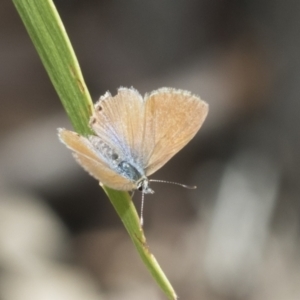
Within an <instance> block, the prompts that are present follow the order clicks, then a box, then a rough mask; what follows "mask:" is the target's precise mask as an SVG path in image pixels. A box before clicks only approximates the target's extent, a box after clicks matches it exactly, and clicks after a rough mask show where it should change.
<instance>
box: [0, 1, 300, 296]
mask: <svg viewBox="0 0 300 300" xmlns="http://www.w3.org/2000/svg"><path fill="white" fill-rule="evenodd" d="M54 2H55V4H56V5H57V8H58V10H59V12H60V14H61V17H62V20H63V22H64V24H65V27H66V30H67V32H68V34H69V36H70V39H71V41H72V43H73V46H74V49H75V52H76V54H77V56H78V60H79V62H80V65H81V67H82V71H83V75H84V77H85V80H86V83H87V86H88V87H89V89H90V92H91V94H92V97H93V99H94V101H96V100H97V99H98V98H99V96H100V95H102V94H104V93H105V92H106V91H107V90H110V92H111V93H112V94H115V93H116V91H117V88H118V87H119V86H126V87H130V86H134V87H135V88H136V89H137V90H139V91H140V92H141V93H142V94H144V93H145V92H150V91H152V90H155V89H157V88H160V87H163V86H169V87H175V88H180V89H187V90H190V91H191V92H193V93H194V94H198V95H200V96H201V97H202V98H203V99H204V100H206V101H207V102H208V103H209V105H210V113H209V115H208V118H207V120H206V122H205V123H204V125H203V128H202V129H201V130H200V132H199V133H198V135H197V136H196V137H195V138H194V140H193V141H192V142H191V143H190V144H188V146H187V147H185V148H184V149H183V150H182V151H181V152H180V153H179V154H177V155H176V156H175V157H174V158H173V159H172V160H171V161H170V162H169V163H168V164H167V165H166V166H164V167H163V168H162V169H161V170H159V171H158V172H157V173H155V174H154V175H153V178H156V179H164V180H171V181H176V182H181V183H185V184H189V185H194V184H195V185H197V186H198V189H197V190H185V189H182V188H180V187H176V186H171V185H162V184H155V183H153V185H152V188H153V189H154V190H155V194H154V195H147V196H146V199H145V201H146V202H145V215H144V218H145V233H146V236H147V239H148V244H149V246H150V249H151V251H152V252H153V254H154V255H155V256H156V258H157V260H158V261H159V263H160V264H161V266H162V268H163V270H164V271H165V272H166V274H167V276H168V278H169V279H170V281H171V283H172V284H173V286H174V288H175V290H176V291H177V293H178V295H179V296H180V299H186V300H194V299H195V300H197V299H202V300H229V299H233V300H244V299H247V300H271V299H272V300H293V299H295V300H296V299H297V300H298V299H299V298H300V200H299V195H300V171H299V170H300V169H299V166H300V139H299V128H300V127H299V126H300V117H299V115H300V108H299V106H300V104H299V103H300V102H299V95H300V54H299V53H300V2H297V1H291V0H287V1H278V0H275V1H270V0H269V1H258V0H254V1H232V0H231V1H229V0H227V1H226V0H223V1H220V0H219V1H208V0H201V1H195V0H187V1H174V0H164V1H158V0H155V1H132V0H127V1H96V0H85V1H80V0H57V1H54ZM0 36H1V38H0V90H1V97H0V101H1V102H0V104H1V109H0V125H1V126H0V299H1V300H2V299H3V300H19V299H20V300H21V299H22V300H27V299H28V300H29V299H30V300H52V299H55V300H60V299H61V300H68V299H70V300H71V299H72V300H77V299H85V300H94V299H98V300H99V299H101V300H102V299H104V300H119V299H122V300H127V299H128V300H129V299H130V300H135V299H146V300H148V299H150V300H152V299H154V300H156V299H165V297H164V295H163V294H162V292H161V291H160V290H159V288H158V287H157V286H156V284H155V282H154V281H153V279H152V278H151V277H150V275H149V273H148V271H147V270H146V268H145V266H144V265H143V264H142V262H141V260H140V258H139V256H138V254H137V253H136V251H135V248H134V247H133V245H132V243H131V241H130V239H129V237H128V235H127V233H126V232H125V229H124V228H123V226H122V224H121V222H120V220H119V219H118V217H117V215H116V213H115V211H114V209H113V207H112V206H111V204H110V203H109V200H108V199H107V198H106V196H105V195H104V193H103V191H102V190H101V188H99V186H98V183H97V182H96V181H95V180H94V179H92V178H91V177H89V176H88V175H87V174H86V173H85V172H84V171H83V170H82V169H81V168H80V167H79V166H77V164H76V163H75V161H74V160H73V159H72V156H71V154H70V152H69V151H68V150H66V148H65V147H64V146H63V145H62V144H60V143H59V141H58V139H57V133H56V129H57V128H58V127H66V128H69V129H71V125H70V123H69V121H68V120H67V118H66V115H65V113H64V111H63V108H62V106H61V104H60V101H59V99H58V97H57V95H56V93H55V91H54V89H53V87H52V85H51V83H50V81H49V79H48V77H47V74H46V72H45V70H44V68H43V66H42V64H41V62H40V60H39V57H38V55H37V53H36V51H35V49H34V47H33V45H32V43H31V41H30V39H29V37H28V35H27V33H26V31H25V28H24V26H23V24H22V23H21V21H20V19H19V16H18V15H17V13H16V10H15V9H14V7H13V4H12V3H11V1H1V4H0ZM140 200H141V194H140V193H135V199H134V201H135V203H136V206H137V209H138V210H139V208H140Z"/></svg>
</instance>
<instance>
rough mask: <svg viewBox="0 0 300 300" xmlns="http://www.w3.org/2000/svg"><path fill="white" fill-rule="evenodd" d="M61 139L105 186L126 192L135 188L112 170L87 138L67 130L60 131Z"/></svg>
mask: <svg viewBox="0 0 300 300" xmlns="http://www.w3.org/2000/svg"><path fill="white" fill-rule="evenodd" d="M59 138H60V140H61V141H62V142H63V143H64V144H65V145H66V146H67V147H68V148H69V149H71V150H72V151H73V154H74V157H75V159H76V160H77V162H78V163H79V164H80V165H81V166H82V167H83V168H84V169H85V170H86V171H87V172H88V173H89V174H90V175H92V176H93V177H94V178H96V179H97V180H99V181H100V182H101V183H103V184H104V185H107V186H109V187H111V188H113V189H116V190H125V191H129V190H132V189H134V188H135V185H134V183H133V182H131V181H130V180H128V179H126V178H125V177H123V176H121V175H119V174H118V173H117V172H115V171H114V170H112V169H111V168H110V167H109V165H108V164H107V163H106V162H105V161H104V160H103V159H101V157H100V156H99V155H98V154H97V152H96V151H95V150H94V148H93V145H92V144H91V142H90V141H89V140H88V139H87V138H85V137H83V136H80V135H79V134H77V133H76V132H72V131H69V130H66V129H59Z"/></svg>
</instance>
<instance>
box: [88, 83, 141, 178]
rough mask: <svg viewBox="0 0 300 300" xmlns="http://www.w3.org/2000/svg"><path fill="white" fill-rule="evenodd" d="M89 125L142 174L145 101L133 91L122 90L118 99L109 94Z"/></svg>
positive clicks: (98, 107)
mask: <svg viewBox="0 0 300 300" xmlns="http://www.w3.org/2000/svg"><path fill="white" fill-rule="evenodd" d="M90 125H91V127H92V129H93V130H94V131H95V132H96V134H97V135H98V136H99V137H100V138H101V139H102V140H104V141H105V142H107V143H113V145H114V147H118V148H119V149H120V150H121V151H122V153H124V155H125V157H126V160H127V162H129V163H135V166H136V167H137V168H139V171H140V172H141V173H142V172H143V171H144V170H143V165H142V163H143V141H144V131H145V130H144V127H145V126H146V124H145V101H144V98H143V97H142V96H141V95H140V94H139V92H138V91H136V90H135V89H133V88H130V89H128V88H119V89H118V93H117V95H116V96H114V97H112V96H111V94H110V93H108V92H107V93H106V94H105V95H104V96H102V97H101V98H100V100H99V101H98V102H97V103H96V105H95V112H94V114H93V116H92V118H91V121H90Z"/></svg>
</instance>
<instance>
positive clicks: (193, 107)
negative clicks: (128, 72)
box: [143, 88, 208, 176]
mask: <svg viewBox="0 0 300 300" xmlns="http://www.w3.org/2000/svg"><path fill="white" fill-rule="evenodd" d="M145 103H146V108H145V120H144V123H145V124H146V126H145V132H144V143H143V157H144V162H143V163H144V169H145V173H146V175H147V176H149V175H151V174H153V173H154V172H155V171H157V170H158V169H159V168H161V167H162V166H163V165H164V164H165V163H166V162H167V161H168V160H169V159H170V158H171V157H172V156H174V155H175V154H176V153H177V152H178V151H179V150H181V149H182V148H183V147H184V146H185V145H186V144H187V143H188V142H189V141H190V140H191V139H192V138H193V137H194V136H195V134H196V133H197V132H198V130H199V129H200V127H201V125H202V123H203V122H204V120H205V118H206V116H207V113H208V105H207V104H206V103H205V102H204V101H202V100H201V99H200V98H199V97H197V96H194V95H192V94H191V93H189V92H187V91H182V90H176V89H171V88H162V89H159V90H157V91H154V92H152V93H151V94H150V95H146V96H145Z"/></svg>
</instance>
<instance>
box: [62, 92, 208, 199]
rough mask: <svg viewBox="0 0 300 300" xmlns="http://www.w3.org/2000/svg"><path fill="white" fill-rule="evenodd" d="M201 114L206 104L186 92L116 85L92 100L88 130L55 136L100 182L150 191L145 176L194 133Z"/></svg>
mask: <svg viewBox="0 0 300 300" xmlns="http://www.w3.org/2000/svg"><path fill="white" fill-rule="evenodd" d="M207 113H208V105H207V103H205V102H204V101H202V100H201V99H200V98H199V97H197V96H194V95H192V94H191V93H190V92H188V91H183V90H179V89H173V88H161V89H158V90H156V91H153V92H151V93H150V94H146V95H145V96H144V97H142V96H141V95H140V93H139V92H138V91H137V90H135V89H134V88H124V87H121V88H119V89H118V92H117V95H115V96H112V95H111V94H110V93H109V92H106V94H105V95H104V96H101V97H100V100H99V101H98V102H97V103H96V104H95V107H94V112H93V114H92V116H91V118H90V122H89V125H90V127H91V129H92V130H93V131H94V132H95V134H94V135H90V136H87V137H84V136H81V135H79V134H77V133H76V132H72V131H69V130H66V129H62V128H60V129H58V131H59V138H60V140H61V141H62V142H63V143H64V144H65V145H66V146H67V147H68V148H69V149H71V150H72V152H73V155H74V157H75V159H76V160H77V162H78V163H79V164H80V165H81V166H82V167H83V168H84V169H85V170H86V171H87V172H88V173H89V174H90V175H92V176H93V177H94V178H96V179H97V180H98V181H100V182H101V183H102V184H104V185H106V186H108V187H110V188H112V189H116V190H122V191H134V190H140V191H142V192H143V194H150V193H154V191H153V190H152V189H151V188H150V186H149V182H150V180H149V179H148V176H150V175H151V174H153V173H154V172H155V171H157V170H158V169H160V168H161V167H162V166H163V165H164V164H165V163H166V162H167V161H169V160H170V159H171V158H172V157H173V156H174V155H175V154H176V153H177V152H178V151H179V150H181V149H182V148H183V147H184V146H185V145H186V144H187V143H188V142H189V141H190V140H191V139H192V138H193V137H194V136H195V134H196V133H197V132H198V130H199V129H200V127H201V125H202V123H203V122H204V120H205V118H206V116H207Z"/></svg>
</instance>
